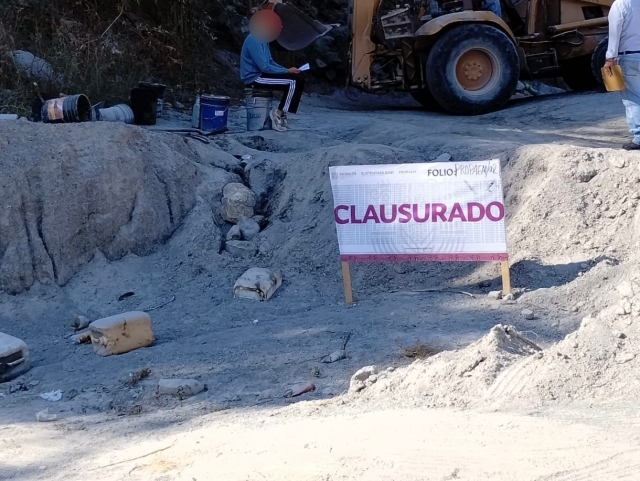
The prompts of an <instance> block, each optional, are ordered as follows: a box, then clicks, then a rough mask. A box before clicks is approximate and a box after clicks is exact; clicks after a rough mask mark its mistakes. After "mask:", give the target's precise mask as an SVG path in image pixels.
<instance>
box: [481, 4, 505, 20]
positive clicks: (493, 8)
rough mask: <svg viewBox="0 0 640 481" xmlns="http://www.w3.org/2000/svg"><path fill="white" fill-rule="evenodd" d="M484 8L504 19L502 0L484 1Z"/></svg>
mask: <svg viewBox="0 0 640 481" xmlns="http://www.w3.org/2000/svg"><path fill="white" fill-rule="evenodd" d="M484 8H485V9H486V10H488V11H490V12H493V13H495V14H496V15H497V16H498V17H501V18H502V7H501V6H500V0H484Z"/></svg>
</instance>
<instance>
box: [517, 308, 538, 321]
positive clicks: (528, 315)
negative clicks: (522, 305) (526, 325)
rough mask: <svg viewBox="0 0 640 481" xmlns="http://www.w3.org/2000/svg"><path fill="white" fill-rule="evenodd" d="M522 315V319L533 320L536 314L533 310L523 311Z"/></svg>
mask: <svg viewBox="0 0 640 481" xmlns="http://www.w3.org/2000/svg"><path fill="white" fill-rule="evenodd" d="M520 314H522V317H524V318H525V319H528V320H531V319H533V318H534V317H535V314H534V312H533V311H532V310H531V309H523V310H522V312H521V313H520Z"/></svg>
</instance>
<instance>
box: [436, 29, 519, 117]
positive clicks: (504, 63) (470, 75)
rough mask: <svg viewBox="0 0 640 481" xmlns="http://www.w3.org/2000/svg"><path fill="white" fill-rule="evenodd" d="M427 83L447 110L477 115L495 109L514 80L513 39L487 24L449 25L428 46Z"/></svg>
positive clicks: (515, 57) (508, 93) (505, 98)
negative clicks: (449, 27) (445, 30)
mask: <svg viewBox="0 0 640 481" xmlns="http://www.w3.org/2000/svg"><path fill="white" fill-rule="evenodd" d="M425 68H426V77H427V84H428V85H429V89H430V90H431V94H432V95H433V97H434V98H435V99H436V101H437V102H438V103H439V104H440V105H441V106H442V108H443V109H445V110H446V111H447V112H450V113H454V114H461V115H478V114H484V113H487V112H492V111H494V110H498V109H499V108H501V107H502V106H504V104H505V103H507V101H508V100H509V99H510V98H511V96H512V95H513V93H514V92H515V90H516V86H517V84H518V77H519V75H520V61H519V59H518V52H517V51H516V46H515V45H514V43H513V41H512V40H511V39H510V38H509V37H508V36H507V34H505V33H504V32H503V31H502V30H500V29H498V28H496V27H492V26H490V25H481V24H467V25H461V26H458V27H455V28H453V29H452V30H449V31H448V32H446V33H445V34H444V35H442V37H440V38H439V39H438V40H437V41H436V43H435V44H434V45H433V47H432V48H431V51H430V52H429V56H428V58H427V62H426V67H425Z"/></svg>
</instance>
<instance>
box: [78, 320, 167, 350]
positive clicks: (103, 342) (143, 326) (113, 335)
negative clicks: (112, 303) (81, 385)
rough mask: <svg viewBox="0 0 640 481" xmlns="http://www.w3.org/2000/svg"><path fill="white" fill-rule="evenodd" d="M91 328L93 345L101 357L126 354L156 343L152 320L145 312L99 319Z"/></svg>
mask: <svg viewBox="0 0 640 481" xmlns="http://www.w3.org/2000/svg"><path fill="white" fill-rule="evenodd" d="M90 328H91V344H92V345H93V349H94V351H95V352H96V353H97V354H99V355H101V356H110V355H113V354H124V353H125V352H129V351H133V350H134V349H138V348H141V347H147V346H150V345H151V344H153V343H154V342H155V337H154V335H153V331H152V330H151V318H150V317H149V314H147V313H145V312H139V311H133V312H125V313H123V314H117V315H115V316H111V317H106V318H104V319H98V320H97V321H94V322H92V323H91V325H90Z"/></svg>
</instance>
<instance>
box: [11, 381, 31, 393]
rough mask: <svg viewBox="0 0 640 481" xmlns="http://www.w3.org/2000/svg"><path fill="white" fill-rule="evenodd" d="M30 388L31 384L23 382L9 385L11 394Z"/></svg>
mask: <svg viewBox="0 0 640 481" xmlns="http://www.w3.org/2000/svg"><path fill="white" fill-rule="evenodd" d="M28 390H29V386H28V385H26V384H25V383H23V382H19V383H17V384H14V385H13V386H11V387H9V394H14V393H17V392H20V391H28Z"/></svg>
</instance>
